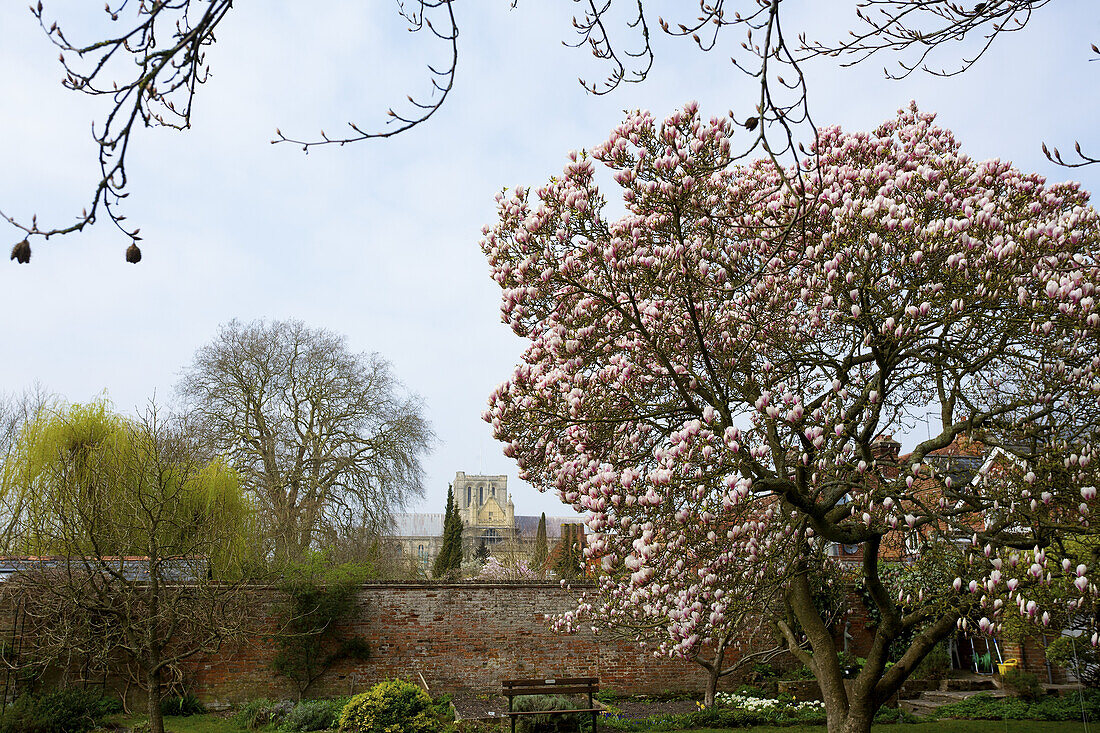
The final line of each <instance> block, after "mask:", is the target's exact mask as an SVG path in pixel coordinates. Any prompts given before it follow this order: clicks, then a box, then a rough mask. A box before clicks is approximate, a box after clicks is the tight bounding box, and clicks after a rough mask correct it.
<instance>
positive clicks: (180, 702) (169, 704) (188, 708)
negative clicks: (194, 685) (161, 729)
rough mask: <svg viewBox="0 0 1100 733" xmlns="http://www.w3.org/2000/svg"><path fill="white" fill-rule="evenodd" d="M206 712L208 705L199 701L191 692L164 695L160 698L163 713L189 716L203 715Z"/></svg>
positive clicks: (161, 712)
mask: <svg viewBox="0 0 1100 733" xmlns="http://www.w3.org/2000/svg"><path fill="white" fill-rule="evenodd" d="M205 712H206V706H205V705H203V704H202V703H201V702H199V699H198V698H197V697H195V696H194V695H193V694H191V693H190V692H188V693H185V694H184V695H170V696H168V697H162V698H161V700H160V714H161V715H176V716H180V717H187V716H191V715H202V714H203V713H205Z"/></svg>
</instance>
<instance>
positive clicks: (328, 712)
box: [279, 697, 350, 733]
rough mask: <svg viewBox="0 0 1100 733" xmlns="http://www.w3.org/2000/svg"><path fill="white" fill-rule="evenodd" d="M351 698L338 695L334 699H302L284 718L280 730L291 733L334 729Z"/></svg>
mask: <svg viewBox="0 0 1100 733" xmlns="http://www.w3.org/2000/svg"><path fill="white" fill-rule="evenodd" d="M349 699H350V698H347V697H338V698H334V699H332V700H302V701H301V702H299V703H298V704H297V705H295V706H294V709H293V710H291V711H290V713H289V714H288V715H287V716H286V718H284V719H283V722H282V724H281V725H280V726H279V730H281V731H288V732H289V733H307V732H308V731H315V730H332V729H333V728H335V727H336V725H337V723H339V721H340V713H341V712H342V711H343V709H344V707H345V706H346V705H347V704H348V700H349Z"/></svg>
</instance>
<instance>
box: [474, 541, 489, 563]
mask: <svg viewBox="0 0 1100 733" xmlns="http://www.w3.org/2000/svg"><path fill="white" fill-rule="evenodd" d="M488 559H489V546H488V545H486V544H485V540H482V541H481V542H479V543H478V546H477V550H476V551H475V552H474V560H476V561H477V562H479V563H483V562H485V561H486V560H488Z"/></svg>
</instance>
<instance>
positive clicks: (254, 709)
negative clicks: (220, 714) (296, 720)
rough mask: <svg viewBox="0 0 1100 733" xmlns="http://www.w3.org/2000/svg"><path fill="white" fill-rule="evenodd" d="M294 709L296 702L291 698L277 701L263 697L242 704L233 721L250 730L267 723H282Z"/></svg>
mask: <svg viewBox="0 0 1100 733" xmlns="http://www.w3.org/2000/svg"><path fill="white" fill-rule="evenodd" d="M293 709H294V703H293V702H291V701H290V700H282V701H279V702H276V701H273V700H268V699H266V698H262V697H261V698H260V699H258V700H249V701H248V702H246V703H245V704H244V705H241V707H240V709H238V710H237V714H236V715H234V716H233V722H235V723H236V724H237V725H239V726H241V727H242V728H248V729H249V730H257V729H259V728H263V727H264V726H265V725H281V724H282V723H283V721H284V720H286V718H287V716H288V715H290V712H291V711H292V710H293Z"/></svg>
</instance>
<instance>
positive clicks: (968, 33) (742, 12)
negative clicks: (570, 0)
mask: <svg viewBox="0 0 1100 733" xmlns="http://www.w3.org/2000/svg"><path fill="white" fill-rule="evenodd" d="M517 2H518V0H512V5H513V6H514V5H515V4H516V3H517ZM575 2H577V4H578V5H580V6H581V7H582V8H583V10H582V11H581V12H580V13H579V14H578V15H577V16H575V17H574V18H573V27H574V29H575V30H576V34H577V35H576V38H575V43H573V44H570V45H575V46H578V47H587V48H589V49H590V50H591V51H592V53H593V55H594V56H595V57H596V58H597V59H598V60H599V61H600V62H601V63H603V64H606V66H607V67H608V68H609V72H608V76H607V78H606V79H605V80H604V81H603V82H599V83H591V82H587V81H585V80H583V79H582V80H581V83H582V84H583V85H584V87H585V88H586V89H588V90H590V91H591V92H592V93H594V94H605V93H608V92H610V91H612V90H614V89H615V88H617V87H618V86H619V85H620V84H622V83H636V82H641V81H644V80H645V78H646V77H647V75H648V73H649V71H650V69H651V68H652V66H653V63H654V53H653V47H652V44H651V34H650V29H651V28H652V27H653V26H654V25H655V26H657V27H659V28H661V29H662V31H663V32H665V33H667V34H669V35H672V36H680V37H687V38H690V39H691V40H692V42H694V43H695V44H696V45H697V46H698V47H699V48H700V49H701V50H703V51H710V50H713V49H715V48H716V47H717V45H718V40H719V36H720V35H721V34H722V33H723V32H727V30H728V29H729V28H730V27H734V28H736V29H738V30H739V31H741V32H743V33H744V41H743V42H742V43H741V48H740V50H739V51H737V52H736V54H735V55H734V56H733V57H732V59H731V61H732V63H733V65H734V66H735V67H736V68H737V69H738V70H740V71H742V72H744V73H745V74H747V75H748V76H749V77H751V78H752V79H754V80H755V81H756V82H757V83H758V89H759V93H758V95H756V98H755V99H754V100H752V106H751V107H750V105H745V106H746V107H749V109H744V110H742V111H741V112H740V113H738V114H737V115H736V116H734V113H732V112H731V113H730V114H731V117H733V118H734V121H735V122H737V123H739V124H741V125H743V126H744V128H745V129H746V130H748V132H749V133H750V134H749V135H748V137H747V139H746V140H745V142H744V144H743V148H742V150H741V151H740V155H741V156H749V155H751V154H753V153H754V152H755V151H759V150H762V151H764V152H765V153H767V154H768V155H770V156H772V157H774V158H776V159H777V162H778V158H779V157H781V156H789V157H791V158H794V159H798V158H799V157H800V150H801V143H800V142H799V140H800V139H801V140H802V141H804V142H805V141H811V142H812V141H813V140H815V139H816V137H817V134H816V128H815V126H814V123H813V120H812V118H811V115H810V109H809V106H808V104H807V87H806V79H805V76H804V73H803V68H804V66H805V64H806V63H807V62H808V61H810V60H812V59H816V58H817V57H820V56H841V57H845V58H846V61H845V65H851V64H855V63H859V62H861V61H863V60H865V59H867V58H869V57H871V56H876V55H879V54H883V53H890V54H893V55H894V57H895V58H896V59H897V61H896V63H897V70H896V71H895V72H890V71H887V72H886V73H887V75H888V76H893V77H903V76H907V75H908V74H910V73H912V72H913V71H914V70H916V69H921V70H924V71H928V72H930V73H934V74H940V75H944V76H948V75H953V74H959V73H962V72H964V71H966V70H967V69H969V68H970V66H972V65H973V64H974V63H975V62H976V61H977V60H978V58H980V57H981V56H982V55H983V54H984V53H985V51H986V50H987V49H988V48H989V47H990V45H991V44H992V43H993V42H994V40H995V39H996V38H997V37H998V36H1000V35H1001V34H1003V33H1006V32H1011V31H1018V30H1021V29H1023V28H1024V27H1025V26H1026V25H1027V23H1028V21H1029V20H1030V19H1031V18H1032V16H1033V14H1034V13H1035V12H1036V11H1038V10H1040V9H1041V8H1043V7H1045V6H1046V5H1048V4H1050V2H1051V0H990V1H988V2H980V3H976V4H974V5H973V6H972V7H971V6H965V5H963V4H961V3H956V2H952V1H951V0H859V1H858V2H856V4H855V8H856V10H855V13H856V19H857V25H858V30H855V31H852V32H851V33H850V35H849V37H847V38H846V39H844V40H842V41H839V42H819V41H812V40H809V39H807V38H806V36H805V34H804V33H799V32H797V30H796V31H794V32H792V31H791V30H790V29H788V28H787V27H786V26H785V25H784V23H783V17H782V13H781V8H782V6H783V0H739V1H732V2H731V1H729V0H700V2H699V10H698V14H697V15H694V16H693V17H691V19H690V20H689V21H687V22H684V23H675V24H670V23H669V22H668V21H666V20H665V19H664V18H661V17H656V18H654V17H653V10H654V8H653V5H654V4H653V3H646V2H645V1H644V0H629V1H628V0H619V2H617V3H616V2H615V0H575ZM456 4H457V3H456V0H412V2H402V1H401V0H399V2H398V11H399V12H400V14H401V15H402V16H403V17H404V18H405V19H406V20H407V21H408V23H409V29H410V30H411V31H414V32H424V33H427V34H430V35H431V36H433V37H434V38H435V39H436V40H437V41H438V42H439V43H441V44H442V45H443V46H444V47H445V48H446V56H447V61H446V62H445V63H444V64H442V65H440V66H428V80H429V82H430V83H429V90H430V91H429V93H428V94H427V95H421V96H419V97H414V96H409V97H408V102H407V105H406V106H405V107H404V108H399V109H398V110H396V111H395V110H394V109H393V108H392V107H391V108H389V109H388V110H387V113H386V119H387V124H383V125H380V126H369V125H365V124H361V123H357V122H349V123H347V126H346V127H345V128H343V129H342V130H341V131H340V132H339V133H336V134H327V133H325V132H324V131H323V130H322V131H321V132H320V134H319V135H318V136H316V137H313V138H306V137H299V136H295V135H287V134H284V133H283V132H282V131H281V130H280V129H278V128H276V130H275V136H274V139H273V140H272V142H273V143H283V142H288V143H293V144H296V145H300V146H301V147H302V149H303V150H306V151H308V150H309V149H310V148H311V147H313V146H316V145H345V144H347V143H352V142H359V141H363V140H370V139H375V138H388V137H392V136H394V135H398V134H400V133H402V132H405V131H407V130H409V129H411V128H413V127H416V126H417V125H420V124H422V123H425V122H427V121H428V120H429V119H431V117H432V116H433V115H434V114H435V112H436V111H437V110H438V109H439V108H440V107H441V106H442V105H443V103H444V102H445V101H446V100H447V98H448V96H449V94H450V92H451V89H452V87H453V84H454V79H455V74H456V71H457V68H458V57H459V54H458V51H459V45H458V37H459V26H458V22H457V20H456V14H455V6H456ZM623 6H625V7H626V8H627V12H626V14H625V15H623V14H622V12H621V9H622V7H623ZM232 8H233V3H232V0H207V1H205V2H198V0H155V1H154V0H115V2H113V3H112V2H108V4H107V7H106V8H105V12H106V13H107V15H108V16H109V17H110V19H111V20H112V21H113V24H112V28H119V29H120V30H119V31H117V32H115V33H111V34H109V35H105V36H101V37H96V38H91V39H89V40H87V41H80V42H77V41H72V40H70V38H69V37H68V36H66V35H65V33H64V32H63V31H62V28H61V26H60V25H59V24H58V23H57V22H55V21H50V20H48V19H47V18H46V16H45V10H44V7H43V4H42V2H41V1H40V2H38V3H37V5H32V6H31V12H32V13H34V16H35V18H37V20H38V22H39V24H40V25H41V27H42V29H43V31H45V33H46V35H47V37H48V38H49V39H50V40H51V41H52V42H53V43H54V45H55V46H57V47H58V49H60V52H61V54H60V62H61V64H62V66H63V67H64V70H65V80H64V82H63V83H64V85H65V86H66V87H67V88H68V89H71V90H73V91H76V92H80V93H83V94H88V95H92V96H106V97H108V98H110V100H111V103H110V104H109V105H108V111H107V112H106V113H105V115H104V116H103V117H102V118H101V119H100V121H99V123H98V124H97V125H96V126H95V129H94V133H93V134H94V138H95V142H96V144H97V146H98V151H99V152H98V163H99V169H100V177H99V180H98V182H97V183H96V185H95V188H94V190H93V192H92V196H91V200H90V204H89V205H88V206H87V207H86V208H85V209H84V210H83V211H82V212H81V214H80V215H79V216H78V217H76V219H75V221H73V222H72V223H71V224H67V225H66V224H59V225H44V224H43V225H40V224H39V222H38V220H37V218H34V217H32V218H31V219H30V220H29V221H27V220H26V219H24V218H18V217H16V216H13V215H9V214H6V213H4V212H2V211H0V216H3V218H5V219H7V220H8V222H10V223H11V224H12V225H13V226H15V227H16V228H17V229H19V230H21V232H22V235H23V237H24V238H23V239H22V241H20V242H19V243H18V244H16V245H15V247H14V248H13V249H12V253H11V259H13V260H16V261H17V262H20V263H25V262H29V261H30V256H31V246H30V240H31V239H32V238H34V237H42V238H43V239H48V238H50V237H52V236H57V235H64V234H69V233H72V232H78V231H82V230H83V229H84V228H85V227H86V226H88V225H89V224H93V223H94V222H95V221H96V219H97V218H98V216H99V215H100V214H101V213H105V214H106V215H107V217H108V218H109V219H110V220H111V222H112V223H113V224H114V225H115V226H116V227H117V228H118V229H119V231H120V232H122V234H123V235H124V236H125V237H126V238H127V240H128V241H129V242H130V245H129V247H128V248H127V250H126V259H127V261H128V262H134V263H136V262H139V261H140V260H141V250H140V249H139V247H138V244H137V243H138V242H139V241H140V240H141V236H140V229H139V228H137V227H134V226H132V225H130V224H128V223H124V222H125V220H126V217H125V216H124V215H123V214H122V213H121V211H120V206H121V203H122V200H123V199H124V198H125V197H126V195H127V184H128V179H127V173H126V156H127V153H128V152H129V150H130V143H131V142H132V139H133V138H132V135H133V133H134V131H135V130H136V129H140V128H141V127H169V128H172V129H176V130H184V129H187V128H189V127H190V126H191V111H192V104H193V102H194V99H195V94H196V91H197V90H198V87H199V86H200V85H201V84H203V83H204V82H205V81H206V80H207V78H208V77H209V67H208V66H207V64H206V59H205V55H204V53H205V49H206V48H207V47H208V46H210V45H212V44H213V43H214V42H215V32H216V31H217V29H218V27H219V26H220V24H221V23H222V22H223V21H224V20H225V18H226V17H227V16H228V14H229V13H230V11H231V10H232ZM654 21H655V22H654ZM975 36H978V37H980V39H981V41H980V43H978V44H977V47H976V48H975V49H974V51H973V53H972V54H971V55H970V56H966V57H964V58H962V59H961V60H954V59H952V60H949V61H947V62H946V63H944V65H943V66H942V67H932V66H930V63H931V62H932V59H933V58H934V57H936V56H937V54H939V53H940V52H941V49H943V48H944V47H945V46H949V45H952V44H956V43H958V42H960V41H963V40H965V39H967V38H974V37H975ZM624 37H625V38H624ZM1092 48H1093V51H1094V52H1095V53H1096V54H1098V57H1100V50H1098V49H1097V47H1096V46H1095V45H1094V46H1093V47H1092ZM948 53H950V52H948ZM1092 60H1097V59H1092ZM125 62H129V63H125ZM402 109H403V110H404V111H402ZM1078 156H1079V159H1078V160H1076V161H1064V160H1063V159H1062V156H1061V154H1060V153H1059V152H1058V150H1057V149H1055V150H1054V152H1053V153H1048V157H1049V158H1050V159H1051V160H1053V161H1055V162H1057V163H1060V164H1063V165H1087V164H1091V163H1095V162H1097V161H1096V159H1095V158H1092V157H1089V156H1088V155H1086V154H1085V153H1083V152H1081V151H1080V150H1078ZM796 170H800V169H796Z"/></svg>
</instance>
